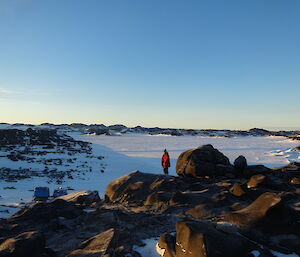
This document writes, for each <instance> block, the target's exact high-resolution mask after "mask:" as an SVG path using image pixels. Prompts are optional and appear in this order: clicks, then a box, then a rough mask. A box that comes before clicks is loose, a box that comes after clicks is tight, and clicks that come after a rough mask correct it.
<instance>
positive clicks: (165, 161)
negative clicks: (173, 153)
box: [161, 149, 171, 175]
mask: <svg viewBox="0 0 300 257" xmlns="http://www.w3.org/2000/svg"><path fill="white" fill-rule="evenodd" d="M161 166H162V167H163V169H164V173H165V175H168V174H169V171H168V169H169V167H170V166H171V164H170V156H169V153H168V152H167V149H165V150H164V154H163V156H162V157H161Z"/></svg>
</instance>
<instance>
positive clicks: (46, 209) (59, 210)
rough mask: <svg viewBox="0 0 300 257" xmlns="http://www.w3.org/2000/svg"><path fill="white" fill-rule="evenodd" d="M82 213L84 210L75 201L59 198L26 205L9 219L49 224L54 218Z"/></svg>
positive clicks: (68, 217)
mask: <svg viewBox="0 0 300 257" xmlns="http://www.w3.org/2000/svg"><path fill="white" fill-rule="evenodd" d="M81 214H82V211H81V210H80V209H79V208H78V207H76V206H75V204H74V203H71V202H67V201H64V200H61V199H57V200H54V201H53V202H50V203H36V204H34V205H32V206H29V207H27V208H26V207H25V208H24V209H22V210H20V211H18V212H17V213H16V214H14V215H13V216H11V217H10V218H9V220H11V221H14V222H16V221H18V222H28V221H31V222H34V223H35V224H37V223H42V224H47V223H48V222H49V221H50V220H51V219H53V218H58V217H64V218H67V219H70V218H75V217H77V216H79V215H81Z"/></svg>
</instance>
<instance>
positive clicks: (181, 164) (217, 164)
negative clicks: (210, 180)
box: [176, 145, 231, 177]
mask: <svg viewBox="0 0 300 257" xmlns="http://www.w3.org/2000/svg"><path fill="white" fill-rule="evenodd" d="M229 170H231V166H230V163H229V159H228V158H227V157H226V156H225V155H224V154H222V153H221V152H219V151H218V150H217V149H215V148H214V147H213V146H212V145H203V146H200V147H198V148H196V149H191V150H187V151H185V152H183V153H181V154H180V156H179V157H178V160H177V164H176V173H177V174H178V175H182V176H191V177H205V176H210V177H213V176H220V175H224V174H225V173H226V171H229Z"/></svg>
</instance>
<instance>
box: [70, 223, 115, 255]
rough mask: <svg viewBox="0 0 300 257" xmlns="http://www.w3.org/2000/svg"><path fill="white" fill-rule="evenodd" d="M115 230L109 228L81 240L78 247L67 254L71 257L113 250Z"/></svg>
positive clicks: (101, 253)
mask: <svg viewBox="0 0 300 257" xmlns="http://www.w3.org/2000/svg"><path fill="white" fill-rule="evenodd" d="M116 234H117V233H116V231H115V230H114V229H109V230H107V231H105V232H102V233H100V234H98V235H96V236H94V237H92V238H90V239H88V240H87V241H85V242H83V243H82V244H81V246H80V247H79V249H77V250H74V251H72V252H70V253H69V254H68V256H70V257H71V256H72V257H84V256H86V257H88V256H104V254H110V253H112V252H113V251H114V249H115V247H116V243H117V236H116Z"/></svg>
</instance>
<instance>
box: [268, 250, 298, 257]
mask: <svg viewBox="0 0 300 257" xmlns="http://www.w3.org/2000/svg"><path fill="white" fill-rule="evenodd" d="M271 253H272V254H273V255H274V256H277V257H299V255H298V254H295V253H291V254H285V253H280V252H276V251H273V250H271Z"/></svg>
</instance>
